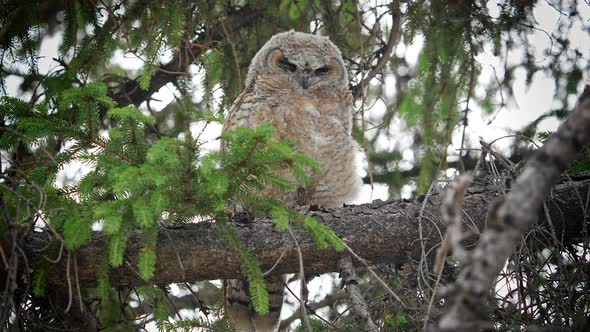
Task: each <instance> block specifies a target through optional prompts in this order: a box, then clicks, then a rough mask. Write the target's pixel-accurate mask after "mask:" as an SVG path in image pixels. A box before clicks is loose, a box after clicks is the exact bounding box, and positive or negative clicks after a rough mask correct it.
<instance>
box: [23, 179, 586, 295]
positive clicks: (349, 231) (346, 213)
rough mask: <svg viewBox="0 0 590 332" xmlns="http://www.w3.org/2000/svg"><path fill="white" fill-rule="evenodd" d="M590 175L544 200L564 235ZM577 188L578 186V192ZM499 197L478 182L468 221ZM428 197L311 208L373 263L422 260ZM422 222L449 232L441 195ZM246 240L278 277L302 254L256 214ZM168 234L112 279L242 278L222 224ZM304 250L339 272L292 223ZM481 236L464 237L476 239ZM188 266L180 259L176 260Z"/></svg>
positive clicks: (574, 231) (35, 252)
mask: <svg viewBox="0 0 590 332" xmlns="http://www.w3.org/2000/svg"><path fill="white" fill-rule="evenodd" d="M589 187H590V179H588V178H585V179H581V180H576V181H573V182H569V183H564V184H560V185H557V186H556V187H555V188H554V190H553V194H552V200H551V201H550V202H549V203H548V204H547V205H548V206H549V214H550V217H551V218H552V222H553V226H554V228H555V230H556V232H557V233H558V236H557V237H558V238H560V237H561V236H562V235H563V236H564V238H565V239H569V240H570V241H573V242H575V241H576V240H577V239H579V238H580V237H581V236H583V234H581V232H580V229H582V225H583V224H584V218H583V216H582V214H581V213H580V211H582V205H581V203H580V200H579V197H580V196H578V194H579V195H581V196H582V197H586V195H587V193H588V190H589ZM576 191H577V192H576ZM494 199H496V197H495V194H494V192H493V191H492V190H489V189H487V188H477V187H473V188H471V189H470V191H469V192H468V194H467V195H466V197H465V208H464V215H467V216H468V217H466V218H464V220H470V221H469V222H470V223H471V222H473V223H475V225H476V226H477V227H478V228H479V229H482V228H483V226H484V224H485V217H486V211H487V209H488V203H489V202H490V201H492V200H494ZM423 201H424V196H421V197H417V198H415V199H413V200H395V201H389V202H382V201H375V202H373V203H370V204H364V205H358V206H346V207H343V208H341V209H334V210H320V211H311V212H310V213H309V214H310V215H313V216H314V217H316V218H317V219H318V220H320V221H322V222H323V223H325V224H326V225H327V226H329V227H331V228H332V229H333V230H334V231H335V232H336V233H337V234H338V235H339V236H340V237H341V238H342V239H343V240H344V241H345V242H346V243H347V244H348V245H349V246H350V247H351V248H352V249H353V250H354V251H355V252H356V253H358V254H359V255H360V256H362V257H363V258H364V259H365V260H367V261H369V262H371V263H373V264H376V263H393V264H399V265H401V264H403V263H405V262H407V261H408V259H410V258H413V259H419V258H420V253H421V250H422V249H421V247H422V246H421V244H420V241H419V239H420V236H419V234H418V225H417V220H416V217H417V216H418V214H419V212H420V209H421V207H422V202H423ZM423 215H424V216H427V218H425V219H424V220H427V221H428V222H424V221H423V225H422V239H423V241H424V245H425V247H426V248H427V249H428V248H432V247H433V246H435V245H438V244H439V243H440V242H441V238H440V236H439V229H440V231H441V232H444V230H445V229H446V225H445V223H444V221H442V220H441V217H440V198H439V195H438V194H436V193H433V194H431V195H430V196H429V197H428V202H427V204H425V209H424V213H423ZM234 225H235V227H236V230H237V232H238V234H239V236H240V238H241V239H242V241H244V243H245V245H246V246H247V247H248V248H250V250H252V253H253V254H254V255H255V256H256V257H257V259H258V261H259V262H260V264H261V265H262V270H263V271H264V270H268V269H269V268H270V267H271V266H273V265H274V264H275V263H276V261H277V260H278V259H279V256H281V254H282V253H283V251H285V252H286V253H285V254H284V257H283V258H282V259H281V260H280V262H279V263H278V264H277V265H276V267H275V268H274V269H273V270H272V274H273V275H280V274H285V273H297V272H298V271H299V260H298V258H297V251H296V248H294V246H293V245H292V241H290V240H289V235H288V233H286V232H279V231H277V230H275V229H274V227H273V223H272V220H270V219H269V218H261V219H257V220H256V221H255V222H252V223H247V224H239V223H234ZM167 233H168V234H167V235H166V234H163V232H160V235H159V237H158V245H157V264H156V272H155V275H154V278H153V279H152V280H150V281H149V282H146V281H144V280H142V279H141V277H140V276H139V273H138V271H137V260H138V256H139V250H140V248H141V247H142V243H143V242H142V236H141V234H139V233H133V234H132V235H131V236H130V237H129V239H128V242H127V251H126V254H125V262H126V263H125V264H123V266H122V267H120V268H116V269H113V270H112V271H111V274H110V276H111V284H112V285H113V286H121V285H143V284H148V283H151V284H169V283H174V282H184V281H188V282H194V281H198V280H212V279H233V278H238V277H240V269H239V262H238V259H237V258H236V256H235V255H234V254H233V253H231V251H230V250H229V248H228V246H227V245H226V244H225V243H224V242H223V240H222V239H221V236H220V234H219V227H218V226H217V225H216V224H215V223H209V222H200V223H196V224H186V225H181V226H175V227H169V228H167ZM293 233H294V235H295V236H296V238H297V241H298V243H299V246H300V248H301V252H302V254H303V257H304V259H305V272H306V275H308V276H311V275H315V274H320V273H325V272H334V271H337V270H338V269H337V262H338V260H339V259H340V258H341V257H342V253H338V252H335V251H334V250H319V249H318V248H317V247H316V246H315V244H314V242H313V241H312V240H311V238H310V236H309V235H308V233H306V232H304V231H302V230H300V229H294V230H293ZM47 239H48V236H47V235H46V234H45V233H43V232H36V233H34V234H33V235H32V237H31V238H30V239H28V241H27V244H26V248H27V252H28V255H29V260H30V261H31V262H33V265H32V266H39V265H40V263H42V262H43V260H45V258H44V257H43V256H44V255H46V254H47V253H46V252H44V251H43V248H45V247H46V246H47ZM107 240H108V238H107V237H106V236H104V235H103V234H102V233H99V232H95V233H94V234H93V237H92V240H91V242H90V243H89V244H88V245H86V246H84V247H82V248H80V249H79V251H78V253H77V257H78V261H77V263H78V268H79V271H78V273H79V275H78V277H79V281H80V284H81V286H82V287H94V286H96V283H97V282H96V268H97V266H98V265H99V264H97V261H98V260H99V259H102V257H104V251H105V248H106V246H105V244H106V242H107ZM476 240H477V235H476V234H473V236H472V237H471V238H469V239H466V241H467V243H474V242H475V241H476ZM177 255H178V256H180V260H181V261H182V263H183V268H181V266H180V265H179V263H178V262H179V258H178V256H177ZM65 265H66V264H65V260H63V259H62V260H61V261H60V262H59V263H58V264H57V265H56V266H55V267H54V268H53V269H52V270H51V271H48V281H49V284H56V285H61V286H64V285H66V280H65V278H64V276H65V275H66V273H65V271H66V266H65Z"/></svg>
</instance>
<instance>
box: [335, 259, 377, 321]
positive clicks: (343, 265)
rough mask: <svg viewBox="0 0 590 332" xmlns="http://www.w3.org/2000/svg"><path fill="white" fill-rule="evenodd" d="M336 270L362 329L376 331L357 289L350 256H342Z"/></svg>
mask: <svg viewBox="0 0 590 332" xmlns="http://www.w3.org/2000/svg"><path fill="white" fill-rule="evenodd" d="M338 270H339V272H340V278H342V283H343V284H344V287H345V288H346V291H347V293H348V297H349V298H350V302H351V303H352V308H351V309H352V311H353V312H354V313H355V314H356V315H357V316H358V317H360V319H361V320H362V321H363V325H364V328H365V329H366V330H367V331H377V326H376V325H375V323H374V322H373V319H371V315H370V314H369V307H368V306H367V302H365V299H364V298H363V294H361V290H360V289H359V287H358V281H357V277H356V273H355V272H354V266H353V265H352V260H351V259H350V256H348V255H346V256H343V257H342V258H341V259H340V260H339V261H338Z"/></svg>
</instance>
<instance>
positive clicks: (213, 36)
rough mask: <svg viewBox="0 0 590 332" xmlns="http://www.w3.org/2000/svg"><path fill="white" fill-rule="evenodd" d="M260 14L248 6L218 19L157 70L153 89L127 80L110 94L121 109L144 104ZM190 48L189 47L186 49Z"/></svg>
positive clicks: (250, 23)
mask: <svg viewBox="0 0 590 332" xmlns="http://www.w3.org/2000/svg"><path fill="white" fill-rule="evenodd" d="M258 14H259V13H258V12H256V11H254V10H252V9H250V8H248V7H246V8H242V9H239V10H237V11H236V12H234V13H231V14H229V15H228V16H227V17H225V18H223V19H221V20H219V21H218V22H217V23H215V24H214V25H213V26H211V27H209V28H207V29H205V31H203V32H201V33H200V34H199V36H198V37H197V38H196V39H194V40H193V41H192V43H191V44H190V45H182V47H185V49H182V50H181V51H180V52H176V53H175V54H174V57H173V58H172V60H171V61H170V62H169V63H167V64H164V65H161V66H160V67H159V68H158V71H157V72H156V73H155V74H154V75H153V76H152V79H151V80H150V86H149V88H148V89H147V90H143V89H142V88H141V87H140V86H139V78H137V79H134V80H126V81H125V82H123V83H122V84H121V85H120V86H117V88H116V91H111V92H110V94H109V95H110V97H111V98H113V99H114V100H115V101H116V102H117V103H118V104H119V106H126V105H129V104H133V105H135V106H139V105H140V104H141V103H143V102H144V101H146V100H148V99H149V98H150V96H151V95H152V94H154V93H156V92H158V90H160V88H162V87H163V86H164V85H166V84H168V83H170V82H173V81H174V80H176V78H177V77H179V76H182V75H186V71H187V69H188V66H189V65H190V64H192V63H193V62H194V61H195V60H197V59H198V58H199V57H200V56H201V55H202V54H203V53H204V52H206V51H207V50H209V49H211V45H212V44H214V43H218V42H220V41H221V40H223V39H224V38H225V37H226V36H227V35H229V34H231V33H232V32H234V31H236V30H238V29H240V28H242V27H244V26H247V25H252V24H254V23H255V22H256V17H257V15H258ZM187 46H188V48H187Z"/></svg>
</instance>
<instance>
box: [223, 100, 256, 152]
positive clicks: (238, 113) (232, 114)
mask: <svg viewBox="0 0 590 332" xmlns="http://www.w3.org/2000/svg"><path fill="white" fill-rule="evenodd" d="M254 97H255V95H254V93H252V92H249V91H244V92H242V93H241V94H240V95H239V96H238V98H237V99H236V100H235V101H234V104H233V105H232V107H231V108H230V110H229V114H228V115H227V118H226V119H225V121H224V122H223V128H222V129H221V132H222V133H224V132H225V131H227V130H233V129H235V128H236V127H239V126H248V122H249V119H250V117H251V116H252V102H253V101H254ZM226 147H227V143H226V142H225V141H224V140H223V139H222V140H221V143H220V151H221V152H222V153H223V151H225V148H226Z"/></svg>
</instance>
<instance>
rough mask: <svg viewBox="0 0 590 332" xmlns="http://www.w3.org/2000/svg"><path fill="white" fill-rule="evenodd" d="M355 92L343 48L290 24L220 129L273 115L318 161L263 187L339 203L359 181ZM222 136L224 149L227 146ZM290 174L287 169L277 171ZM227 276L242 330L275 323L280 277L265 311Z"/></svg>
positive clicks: (261, 55)
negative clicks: (297, 180) (284, 187)
mask: <svg viewBox="0 0 590 332" xmlns="http://www.w3.org/2000/svg"><path fill="white" fill-rule="evenodd" d="M352 101H353V100H352V95H351V92H350V90H349V88H348V77H347V72H346V68H345V67H344V62H343V60H342V56H341V54H340V50H339V49H338V48H337V47H336V46H335V45H334V44H333V43H332V42H331V41H330V40H329V39H328V38H327V37H321V36H315V35H310V34H306V33H301V32H295V31H288V32H284V33H279V34H277V35H275V36H273V37H272V38H271V39H270V40H269V41H268V42H267V43H266V44H265V45H264V46H263V47H262V48H261V49H260V50H259V51H258V53H257V54H256V55H255V56H254V58H253V59H252V63H251V64H250V67H249V70H248V76H247V78H246V88H245V90H244V92H243V93H242V94H241V95H240V96H239V97H238V99H237V100H236V101H235V102H234V105H233V106H232V108H231V110H230V113H229V116H228V118H227V119H226V122H225V124H224V126H223V130H224V131H225V130H231V129H234V128H235V127H238V126H246V127H256V126H258V125H260V124H262V123H270V124H272V125H273V126H274V127H275V128H276V129H277V138H278V139H290V140H292V141H294V142H295V143H296V144H297V146H298V149H299V151H300V152H303V153H305V154H307V155H308V156H310V157H312V158H314V159H315V160H317V161H318V162H319V163H320V164H321V172H320V173H317V174H309V175H310V177H311V185H309V186H307V187H306V188H300V189H298V190H296V191H294V192H291V193H279V192H274V191H272V190H270V189H269V191H268V192H266V193H264V194H265V195H272V196H273V197H276V198H279V199H281V200H282V201H283V202H284V203H285V204H287V205H288V206H291V207H295V206H303V205H309V204H314V205H320V206H325V207H341V206H342V205H343V203H345V202H349V201H350V200H352V199H353V198H354V197H355V195H356V194H357V191H358V189H359V187H360V183H361V182H360V178H359V177H358V176H357V175H356V174H355V163H354V156H355V152H356V150H357V145H356V143H355V142H354V140H353V138H352V137H351V130H352ZM223 144H224V143H223V142H222V150H223V148H224V145H223ZM280 175H281V176H283V177H286V178H289V179H294V177H293V175H292V174H290V172H289V171H288V170H286V171H284V172H283V173H281V174H280ZM228 284H229V290H228V301H229V304H230V308H228V309H229V314H230V315H231V316H232V318H233V320H234V322H235V323H236V327H237V328H238V330H240V331H272V330H276V328H277V327H278V323H279V316H280V309H281V305H282V302H283V290H284V287H283V278H280V277H274V278H273V279H268V280H267V286H268V289H269V295H270V313H269V314H267V315H266V316H263V317H258V316H256V315H254V313H253V311H252V310H251V308H249V307H248V306H249V299H248V295H247V292H246V289H247V288H246V287H245V285H244V283H243V282H241V281H232V282H230V283H228Z"/></svg>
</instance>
